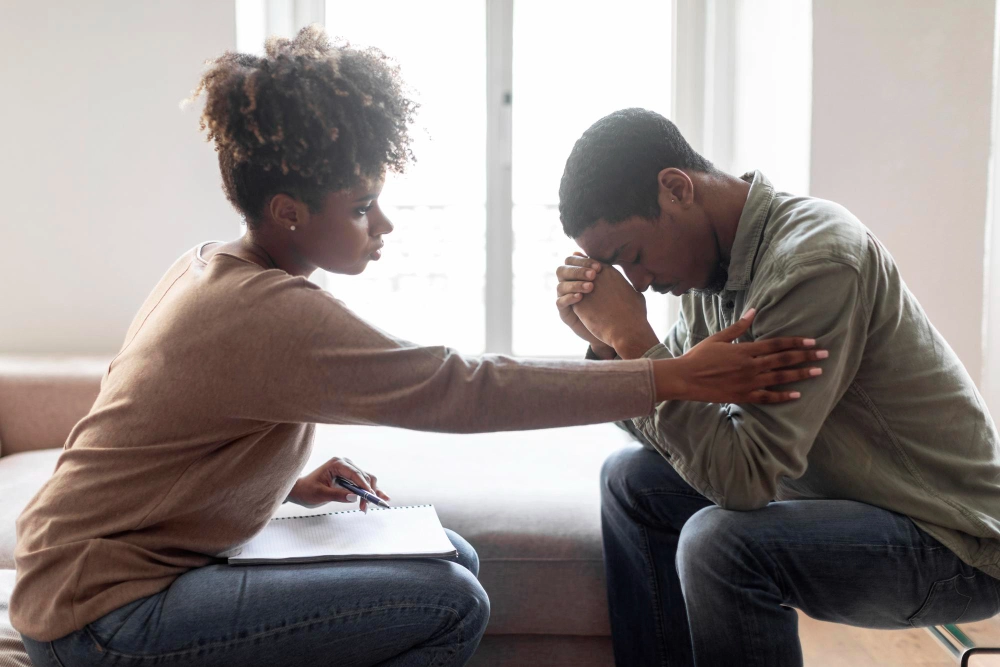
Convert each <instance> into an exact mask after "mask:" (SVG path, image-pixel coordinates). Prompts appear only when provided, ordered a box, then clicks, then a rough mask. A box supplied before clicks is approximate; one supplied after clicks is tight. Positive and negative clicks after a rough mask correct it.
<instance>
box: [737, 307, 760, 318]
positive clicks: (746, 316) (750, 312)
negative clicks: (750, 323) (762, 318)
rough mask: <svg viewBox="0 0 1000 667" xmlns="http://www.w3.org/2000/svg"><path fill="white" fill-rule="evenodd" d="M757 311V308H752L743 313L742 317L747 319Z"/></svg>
mask: <svg viewBox="0 0 1000 667" xmlns="http://www.w3.org/2000/svg"><path fill="white" fill-rule="evenodd" d="M756 312H757V309H756V308H751V309H750V310H748V311H747V312H745V313H743V317H741V318H740V319H743V320H745V319H747V318H748V317H753V314H754V313H756Z"/></svg>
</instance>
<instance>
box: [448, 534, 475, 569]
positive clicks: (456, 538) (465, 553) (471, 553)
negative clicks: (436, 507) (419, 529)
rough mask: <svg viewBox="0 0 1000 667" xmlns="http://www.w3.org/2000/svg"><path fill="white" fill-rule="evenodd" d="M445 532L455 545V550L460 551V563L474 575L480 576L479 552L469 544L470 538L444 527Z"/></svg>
mask: <svg viewBox="0 0 1000 667" xmlns="http://www.w3.org/2000/svg"><path fill="white" fill-rule="evenodd" d="M444 532H445V533H447V534H448V539H449V540H451V543H452V544H453V545H454V546H455V550H456V551H458V558H457V559H456V560H457V561H458V564H459V565H461V566H462V567H464V568H465V569H466V570H468V571H469V572H471V573H472V575H473V576H475V577H478V576H479V554H477V553H476V549H475V548H474V547H473V546H472V545H471V544H469V542H468V540H466V539H465V538H464V537H462V536H461V535H459V534H458V533H456V532H455V531H453V530H448V529H447V528H445V529H444Z"/></svg>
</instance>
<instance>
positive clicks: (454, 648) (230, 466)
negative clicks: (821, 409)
mask: <svg viewBox="0 0 1000 667" xmlns="http://www.w3.org/2000/svg"><path fill="white" fill-rule="evenodd" d="M200 93H204V94H205V97H206V104H205V110H204V113H203V115H202V124H203V127H205V128H207V130H208V137H209V139H211V140H214V142H215V147H216V150H217V151H218V154H219V165H220V169H221V173H222V180H223V187H224V189H225V192H226V195H227V196H228V198H229V200H230V201H231V202H232V203H233V205H234V206H235V207H236V209H237V210H238V211H239V212H240V213H241V214H242V215H243V216H244V217H245V219H246V222H247V231H246V234H245V235H244V236H243V237H242V238H241V239H239V240H237V241H232V242H228V243H214V244H213V243H209V244H204V245H201V246H199V247H198V248H196V249H195V250H193V251H191V252H189V253H187V254H185V255H184V256H183V257H181V258H180V259H179V260H178V261H177V262H176V263H175V264H174V265H173V266H172V267H171V268H170V269H169V270H168V271H167V273H166V275H165V276H164V278H163V279H162V280H161V281H160V283H159V284H158V285H157V287H156V288H155V289H154V290H153V293H152V294H151V295H150V297H149V298H148V299H147V301H146V303H145V304H144V305H143V306H142V308H141V310H140V311H139V313H138V314H137V316H136V318H135V320H134V322H133V324H132V326H131V327H130V329H129V331H128V333H127V335H126V339H125V343H124V346H123V347H122V350H121V351H120V353H119V354H118V356H117V357H116V358H115V359H114V361H113V362H112V363H111V365H110V367H109V371H108V374H107V375H106V376H105V378H104V381H103V383H102V386H101V392H100V395H99V397H98V399H97V401H96V403H95V404H94V407H93V409H92V410H91V412H90V414H88V415H87V416H86V417H85V418H84V419H83V420H82V421H81V422H80V423H79V424H77V426H76V427H75V428H74V429H73V431H72V433H71V434H70V436H69V440H68V442H67V444H66V449H65V451H64V452H63V454H62V456H61V458H60V460H59V463H58V465H57V467H56V471H55V473H54V475H53V477H52V479H51V480H50V481H49V482H48V483H47V484H46V486H45V487H44V488H43V489H42V490H41V491H40V492H39V494H38V495H37V496H36V497H35V498H34V499H33V500H32V502H31V504H30V505H29V506H28V508H27V509H26V510H25V512H24V514H23V515H22V516H21V518H20V519H19V521H18V546H17V553H16V559H17V568H18V573H19V580H18V584H17V587H16V589H15V591H14V595H13V599H12V603H11V618H12V621H13V623H14V625H15V627H17V628H18V630H19V631H20V632H21V633H22V634H23V635H24V638H25V644H26V646H27V647H28V651H29V653H30V655H31V657H32V660H33V661H34V662H35V664H36V665H40V666H41V665H63V666H64V667H76V666H85V665H98V664H123V665H140V664H149V663H150V662H157V661H164V662H173V663H176V664H185V665H199V666H203V665H281V664H288V665H319V664H336V665H340V666H347V665H374V664H380V665H418V664H419V665H426V664H434V665H462V664H464V663H465V662H466V660H467V659H468V658H469V657H470V656H471V655H472V653H473V652H474V651H475V649H476V646H477V644H478V642H479V639H480V637H481V636H482V633H483V630H484V628H485V626H486V622H487V620H488V617H489V602H488V599H487V597H486V594H485V593H484V591H483V590H482V587H481V586H480V585H479V583H478V581H477V580H476V572H477V569H478V562H477V558H476V554H475V551H474V550H473V549H472V547H471V546H469V544H468V543H466V542H465V541H464V540H463V539H462V538H461V537H460V536H458V535H456V534H454V533H449V536H450V538H451V539H452V541H453V542H454V544H455V547H456V548H457V550H458V551H459V553H460V556H459V558H458V562H457V563H456V562H450V561H445V560H438V559H427V560H412V561H395V562H394V561H381V562H378V561H373V562H367V561H355V562H344V563H336V564H327V563H324V564H311V565H283V566H257V567H242V568H235V567H234V568H231V567H228V566H226V565H224V564H221V563H220V561H219V557H220V556H222V555H223V554H225V553H226V552H227V551H230V550H231V549H233V548H234V547H237V546H239V545H240V544H242V543H244V542H246V541H247V540H248V539H249V538H250V537H251V536H253V535H254V534H255V533H256V532H257V531H259V530H260V529H261V528H262V527H263V526H264V525H265V524H266V522H267V521H268V519H269V517H270V516H271V515H272V513H273V512H274V511H275V509H276V508H277V507H278V505H280V504H281V503H282V501H284V500H286V499H287V500H289V501H291V502H296V503H299V504H303V505H310V506H311V505H317V504H321V503H325V502H329V501H336V502H351V501H353V500H355V499H356V498H354V497H353V496H350V495H348V494H347V492H346V491H344V490H342V489H339V488H336V487H333V486H331V484H330V481H331V479H332V478H333V477H334V476H336V475H343V476H345V477H348V478H350V479H352V480H354V481H355V482H356V483H357V484H359V485H361V486H362V487H364V488H365V489H367V490H370V491H374V492H376V493H378V494H379V495H380V496H381V497H383V498H386V499H388V496H386V495H385V494H384V493H383V492H382V491H381V490H380V489H379V488H378V483H377V480H376V478H375V476H374V475H371V474H369V473H367V472H365V471H363V470H361V469H359V468H358V467H357V466H355V465H354V464H353V463H351V462H350V461H348V460H345V459H339V458H335V459H333V460H331V461H329V462H328V463H327V464H325V465H324V466H322V467H321V468H320V469H318V470H316V471H314V472H313V473H311V474H310V475H307V476H305V477H303V478H301V479H298V480H296V477H297V476H298V474H299V472H300V471H301V469H302V466H303V465H304V464H305V462H306V460H307V458H308V455H309V451H310V447H311V442H312V436H313V428H314V424H315V423H317V422H319V423H365V424H386V425H392V426H400V427H406V428H413V429H425V430H438V431H453V432H473V431H493V430H505V429H526V428H543V427H551V426H562V425H571V424H585V423H595V422H607V421H613V420H618V419H625V418H629V417H633V416H637V415H641V414H648V413H649V412H650V411H651V410H652V408H653V405H654V404H655V402H656V401H662V400H667V399H685V400H702V401H742V402H748V401H763V400H790V399H792V398H794V397H795V396H796V394H792V393H788V392H778V393H773V392H767V391H765V390H764V389H763V388H764V387H765V386H769V385H775V384H783V383H787V382H791V381H794V380H798V379H803V378H806V377H807V376H808V369H796V370H786V371H775V370H774V369H775V368H777V367H784V366H788V365H790V364H798V363H801V362H804V361H807V360H810V359H814V358H816V354H815V352H814V351H806V350H802V349H796V348H803V347H808V346H809V343H810V342H809V341H802V340H799V339H796V340H780V341H768V342H764V343H753V344H746V345H730V344H728V343H729V342H730V341H732V340H734V339H735V338H736V337H737V336H738V335H739V334H740V333H742V332H743V331H745V330H746V328H747V327H748V326H749V320H744V321H743V322H742V323H741V324H740V325H738V326H736V327H734V328H732V329H730V330H728V331H726V332H723V334H722V335H720V336H717V337H715V338H713V339H710V340H708V341H706V342H705V343H703V344H702V345H699V346H697V347H696V348H695V349H694V350H692V351H691V352H690V353H689V354H687V355H685V356H684V357H682V358H680V359H675V360H664V361H656V362H652V361H649V360H636V361H621V362H585V361H579V362H553V361H523V362H522V361H515V360H512V359H508V358H504V357H483V358H478V359H476V358H464V357H461V356H460V355H458V354H456V353H455V352H453V351H451V350H449V349H446V348H442V347H418V346H414V345H411V344H409V343H405V342H403V341H400V340H398V339H396V338H393V337H391V336H389V335H387V334H385V333H383V332H381V331H379V330H377V329H375V328H373V327H371V326H369V325H368V324H366V323H365V322H364V321H362V320H361V319H359V318H358V317H357V316H355V315H354V314H353V313H351V311H349V310H347V309H346V308H345V307H344V306H343V305H342V304H341V303H340V302H338V301H336V300H335V299H334V298H333V297H331V296H330V295H329V294H328V293H326V292H324V291H322V290H320V289H319V288H317V287H316V286H315V285H313V284H312V283H310V282H309V281H308V280H306V277H307V276H308V275H310V274H311V273H312V272H313V271H314V270H316V269H317V268H321V269H324V270H327V271H335V272H338V273H346V274H357V273H360V272H362V271H363V270H364V269H365V267H366V265H367V264H368V262H370V261H377V260H378V259H379V258H380V256H381V248H382V243H383V236H384V235H385V234H388V233H389V232H391V231H392V225H391V224H390V222H389V221H388V220H387V219H386V217H385V216H384V215H383V213H382V211H381V210H380V208H379V201H378V198H379V193H380V190H381V187H382V181H383V176H384V174H385V172H386V170H394V171H399V170H401V169H403V167H404V165H405V164H406V162H407V161H408V160H409V159H410V151H409V136H408V134H407V131H408V129H407V128H408V125H409V123H410V121H411V118H412V115H413V112H414V109H415V105H414V104H413V102H411V101H410V100H409V99H408V98H407V97H406V96H405V95H404V94H403V92H402V87H401V82H400V80H399V76H398V72H397V70H396V68H394V67H393V66H391V65H390V64H389V62H388V61H387V60H386V58H385V57H384V56H383V55H382V54H381V52H379V51H377V50H365V51H361V50H356V49H352V48H349V47H346V46H344V47H334V46H332V45H331V44H330V43H329V41H328V40H327V38H326V36H325V35H324V34H323V33H322V31H320V30H319V29H316V28H310V29H306V30H303V31H302V32H301V33H300V34H299V35H298V37H297V38H296V39H295V40H291V41H290V40H273V41H270V42H269V43H268V47H267V56H266V57H263V58H258V57H255V56H249V55H240V54H233V53H227V54H226V55H223V56H222V57H220V58H218V59H217V60H215V61H213V62H212V63H211V66H210V67H209V68H208V70H207V72H206V74H205V75H204V78H203V79H202V81H201V84H200V86H199V88H198V90H197V91H196V96H197V95H198V94H200ZM779 353H780V354H779Z"/></svg>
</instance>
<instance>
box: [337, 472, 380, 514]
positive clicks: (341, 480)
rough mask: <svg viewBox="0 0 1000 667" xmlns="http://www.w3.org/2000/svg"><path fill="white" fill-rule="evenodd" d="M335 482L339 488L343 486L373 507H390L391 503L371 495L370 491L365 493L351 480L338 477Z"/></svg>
mask: <svg viewBox="0 0 1000 667" xmlns="http://www.w3.org/2000/svg"><path fill="white" fill-rule="evenodd" d="M333 481H334V482H335V483H336V484H337V486H342V487H344V488H345V489H347V490H348V491H350V492H351V493H354V494H357V496H358V497H359V498H362V499H364V500H367V501H368V502H370V503H371V504H372V505H377V506H378V507H385V508H388V507H389V503H387V502H385V501H384V500H382V499H381V498H379V497H378V496H376V495H375V494H374V493H369V492H368V491H365V490H364V489H362V488H361V487H360V486H358V485H357V484H355V483H354V482H352V481H351V480H349V479H347V478H346V477H340V476H337V478H336V479H334V480H333Z"/></svg>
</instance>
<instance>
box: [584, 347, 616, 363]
mask: <svg viewBox="0 0 1000 667" xmlns="http://www.w3.org/2000/svg"><path fill="white" fill-rule="evenodd" d="M614 358H615V348H613V347H611V346H610V345H604V344H603V343H597V344H594V343H591V344H590V347H588V348H587V359H593V360H601V361H610V360H611V359H614Z"/></svg>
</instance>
